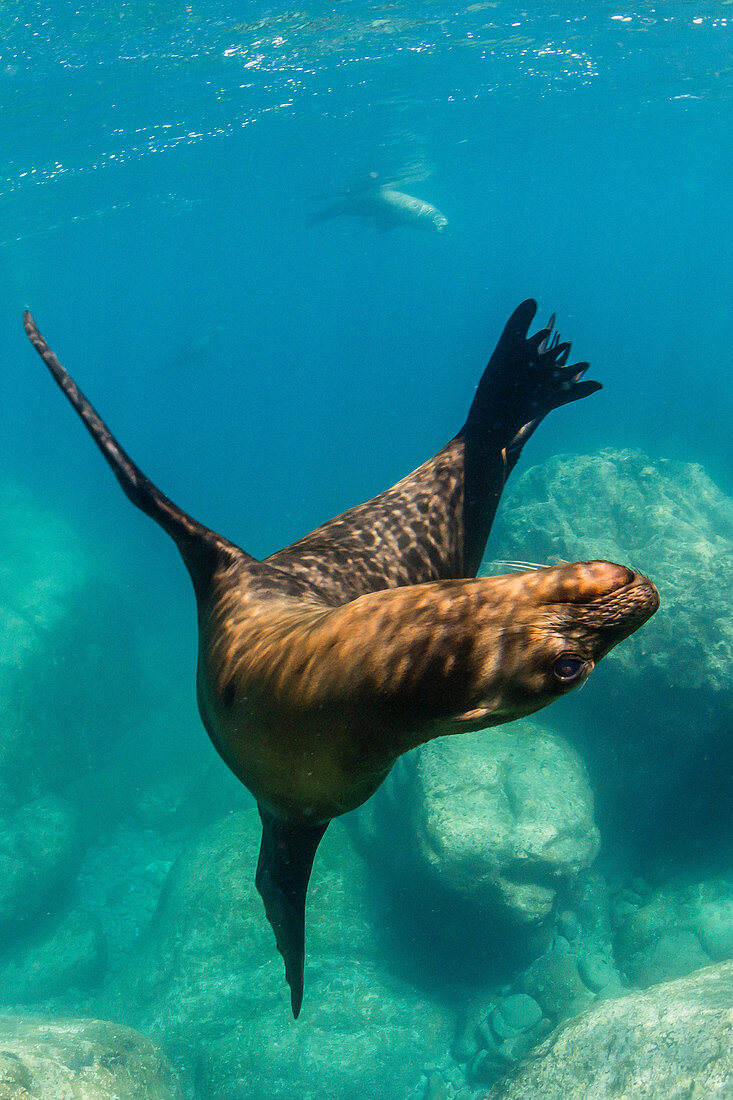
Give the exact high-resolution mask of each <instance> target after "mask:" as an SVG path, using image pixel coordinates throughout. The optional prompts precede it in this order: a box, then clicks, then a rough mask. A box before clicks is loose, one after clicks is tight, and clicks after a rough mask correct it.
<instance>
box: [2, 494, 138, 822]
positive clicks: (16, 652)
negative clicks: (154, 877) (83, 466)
mask: <svg viewBox="0 0 733 1100" xmlns="http://www.w3.org/2000/svg"><path fill="white" fill-rule="evenodd" d="M0 543H1V544H2V548H3V552H2V559H1V560H0V702H1V703H2V706H1V707H0V814H4V813H7V812H9V811H10V810H13V809H15V808H16V807H18V806H20V805H22V804H23V803H26V802H30V801H32V800H33V799H35V798H38V797H40V796H42V795H44V794H46V793H47V792H48V791H49V790H54V791H58V790H61V789H62V788H63V786H64V785H65V784H66V783H67V782H69V781H71V780H73V779H76V778H77V776H78V775H79V772H80V771H81V770H83V769H85V768H89V767H90V766H92V767H93V747H94V746H95V745H96V744H99V743H100V742H103V744H104V746H105V751H106V750H107V749H108V747H109V745H110V743H111V742H112V741H113V740H114V739H115V737H116V736H119V735H120V733H121V731H122V730H123V729H125V728H126V729H127V730H128V731H129V724H130V717H131V716H132V715H136V714H138V713H139V708H140V707H141V706H142V703H143V702H144V697H145V688H144V679H143V678H142V677H140V676H138V677H137V682H135V673H136V672H139V669H138V667H137V666H136V664H135V662H136V659H137V655H136V652H135V649H134V647H133V646H131V645H129V642H130V624H129V622H128V621H127V620H126V614H125V611H126V607H127V603H126V598H125V597H124V596H123V594H122V593H121V592H120V591H119V589H117V588H116V586H115V583H114V580H113V577H112V575H111V573H110V568H109V567H110V562H109V561H107V562H103V561H102V555H101V554H100V555H99V556H98V557H95V555H94V552H93V551H92V550H91V548H90V547H89V546H88V545H87V544H86V543H85V541H84V540H83V539H82V537H81V536H80V535H79V533H78V532H76V531H75V530H74V529H73V528H72V527H71V526H70V525H69V524H68V523H67V522H66V521H65V520H64V519H63V518H62V517H61V516H59V515H58V514H57V513H56V512H54V511H53V510H52V509H51V508H49V507H47V506H46V505H44V504H42V503H40V502H39V501H37V500H36V499H35V498H34V497H33V496H32V495H31V494H30V493H29V492H27V491H24V490H22V489H20V488H16V487H13V486H8V485H3V486H0ZM123 640H124V642H125V643H128V644H126V645H123V644H122V643H123ZM133 683H134V688H133ZM90 750H91V751H90Z"/></svg>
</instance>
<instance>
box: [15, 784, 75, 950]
mask: <svg viewBox="0 0 733 1100" xmlns="http://www.w3.org/2000/svg"><path fill="white" fill-rule="evenodd" d="M78 862H79V834H78V821H77V817H76V814H75V813H74V812H73V810H72V809H71V807H70V806H69V804H68V803H67V802H65V801H64V800H63V799H61V798H57V797H55V796H54V795H47V796H46V797H45V798H39V799H36V800H35V801H34V802H29V803H27V804H26V805H25V806H21V807H20V808H19V809H17V810H14V811H12V812H11V813H9V814H6V815H5V817H3V818H0V933H2V938H3V943H4V944H7V943H9V942H11V941H12V940H13V939H14V938H15V937H16V936H18V935H19V934H22V933H25V932H27V930H28V928H29V927H31V926H32V925H33V923H34V922H35V921H36V920H37V919H38V918H39V916H41V915H42V914H44V913H45V911H46V909H47V908H49V907H50V908H55V905H56V895H57V894H58V892H59V891H60V890H61V889H62V888H63V887H64V886H66V885H68V883H69V882H70V881H71V879H72V878H73V876H74V874H75V872H76V870H77V867H78Z"/></svg>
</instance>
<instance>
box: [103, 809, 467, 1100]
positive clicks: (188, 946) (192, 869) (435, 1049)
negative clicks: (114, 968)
mask: <svg viewBox="0 0 733 1100" xmlns="http://www.w3.org/2000/svg"><path fill="white" fill-rule="evenodd" d="M259 832H260V829H259V818H258V815H257V812H256V810H255V809H254V807H252V808H250V809H248V810H246V811H242V812H238V813H232V814H229V815H227V816H225V817H224V818H222V819H221V820H219V821H218V822H216V823H215V824H214V825H212V826H211V827H210V828H208V829H207V830H206V831H205V832H204V833H203V835H202V836H201V837H200V838H199V840H198V841H197V842H196V843H195V844H194V845H192V846H191V847H189V848H188V849H187V850H186V851H185V852H184V854H183V855H182V856H181V857H180V858H179V859H178V861H177V862H176V864H175V865H174V866H173V868H172V870H171V872H170V874H169V877H168V880H167V882H166V885H165V888H164V891H163V895H162V897H161V901H160V905H159V907H158V911H157V913H156V915H155V917H154V919H153V921H152V923H151V926H150V928H149V930H148V932H147V933H146V935H145V936H144V937H143V940H142V942H141V943H140V945H139V947H138V950H137V951H136V953H134V955H133V956H132V958H131V959H130V960H129V962H128V964H127V966H126V967H125V970H124V971H123V973H122V974H121V975H120V977H119V979H118V981H117V984H116V988H115V990H114V991H113V993H112V999H111V1000H110V1001H109V1002H108V1003H107V1005H106V1009H105V1011H106V1013H107V1014H114V1015H115V1016H116V1017H120V1016H121V1017H122V1018H124V1019H126V1020H128V1021H130V1022H132V1023H134V1024H135V1025H136V1026H138V1027H141V1028H142V1029H143V1030H144V1031H146V1032H147V1033H150V1034H153V1035H155V1036H157V1037H159V1038H160V1040H161V1041H162V1042H163V1043H164V1044H165V1047H166V1049H167V1050H168V1051H170V1053H171V1056H172V1057H173V1059H174V1063H175V1064H176V1065H177V1066H179V1067H180V1068H181V1071H182V1073H183V1076H184V1079H185V1080H187V1081H190V1082H193V1081H195V1082H196V1087H197V1088H198V1090H199V1093H200V1095H202V1096H216V1097H217V1100H239V1098H241V1097H242V1096H247V1097H248V1100H275V1098H278V1097H292V1096H295V1095H297V1096H299V1097H302V1098H303V1100H306V1098H311V1097H312V1098H314V1100H315V1098H316V1097H319V1098H320V1097H322V1096H328V1097H332V1098H333V1100H357V1098H360V1097H362V1096H364V1095H378V1096H390V1097H392V1096H394V1097H400V1096H402V1095H403V1093H404V1091H405V1090H406V1089H407V1088H409V1087H411V1086H412V1085H413V1084H414V1083H415V1082H416V1081H417V1080H418V1079H419V1076H420V1073H421V1070H422V1067H423V1064H424V1062H425V1061H426V1060H429V1059H431V1058H434V1057H435V1055H436V1053H440V1052H442V1051H443V1050H445V1048H446V1047H447V1044H448V1041H449V1037H450V1033H451V1029H452V1020H451V1019H450V1017H449V1014H448V1013H447V1012H446V1011H445V1010H444V1009H442V1008H441V1007H440V1006H439V1005H438V1004H436V1003H434V1002H432V1001H431V1000H430V999H429V998H427V997H425V996H421V995H419V994H418V993H416V992H415V990H414V989H413V988H411V986H410V985H409V984H408V983H407V982H404V981H401V980H400V979H399V978H398V977H396V976H394V975H392V974H390V973H389V972H388V971H387V970H386V968H385V966H384V962H383V959H382V956H381V954H380V952H379V950H378V947H377V945H376V943H375V935H374V932H373V930H372V927H371V924H370V922H369V919H368V917H369V912H370V904H369V902H370V897H369V894H370V889H371V885H370V882H369V881H368V879H367V878H366V877H365V874H364V871H363V868H362V867H361V864H360V861H359V859H358V857H356V856H355V854H354V852H353V850H352V849H351V846H350V844H349V842H348V839H347V836H346V834H345V831H344V829H343V827H342V826H341V825H340V824H339V823H338V822H335V823H333V824H332V825H331V827H330V828H329V830H328V832H327V834H326V836H325V838H324V840H323V842H322V844H321V847H320V848H319V851H318V855H317V857H316V863H315V867H314V871H313V876H312V879H311V887H310V891H309V900H308V911H307V947H308V951H307V964H306V974H305V1000H304V1004H303V1010H302V1013H301V1016H300V1018H299V1020H298V1022H297V1024H296V1023H295V1022H294V1021H293V1019H292V1016H291V1013H290V998H289V993H288V989H287V986H286V984H285V977H284V968H283V963H282V959H281V958H280V956H279V955H278V954H277V952H276V950H275V938H274V935H273V933H272V930H271V929H270V926H269V925H268V924H267V922H266V920H265V916H264V909H263V905H262V900H261V898H260V897H259V895H258V894H257V891H256V889H255V886H254V868H255V864H256V859H257V850H258V846H259Z"/></svg>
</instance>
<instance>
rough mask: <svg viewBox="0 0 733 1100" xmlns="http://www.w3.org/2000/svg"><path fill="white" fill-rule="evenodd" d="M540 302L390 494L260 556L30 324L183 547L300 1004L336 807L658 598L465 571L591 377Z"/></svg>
mask: <svg viewBox="0 0 733 1100" xmlns="http://www.w3.org/2000/svg"><path fill="white" fill-rule="evenodd" d="M535 312H536V305H535V303H534V302H533V301H526V302H523V303H522V304H521V305H520V306H519V307H518V309H517V310H515V312H514V313H513V314H512V316H511V318H510V319H509V322H508V324H507V325H506V328H505V329H504V333H503V335H502V337H501V339H500V340H499V343H498V346H497V348H496V350H495V352H494V354H493V355H492V357H491V360H490V361H489V364H488V366H487V368H486V370H485V372H484V375H483V377H482V378H481V381H480V383H479V385H478V389H477V390H476V394H475V397H474V399H473V403H472V404H471V407H470V410H469V413H468V418H467V419H466V422H465V424H464V425H463V427H462V428H461V430H460V431H459V432H458V434H457V435H455V436H454V437H453V438H452V439H451V440H450V441H449V442H448V443H447V444H446V445H445V446H444V447H443V448H442V449H441V450H440V451H438V452H437V454H436V455H435V456H434V457H433V458H431V459H429V460H428V461H427V462H425V463H424V464H423V465H422V466H420V467H419V468H418V469H417V470H415V471H414V473H412V474H409V475H408V476H407V477H405V478H403V480H402V481H399V482H397V484H396V485H394V486H393V487H392V488H391V489H388V490H386V491H385V492H383V493H381V494H380V495H379V496H376V497H374V499H373V500H370V501H369V502H368V503H366V504H362V505H360V506H358V507H356V508H352V509H351V510H350V511H347V512H344V513H343V514H342V515H340V516H337V517H336V518H335V519H333V520H331V521H330V522H329V523H325V524H324V525H323V526H322V527H318V528H317V529H316V530H315V531H313V532H312V533H311V534H310V535H306V536H305V538H302V539H300V540H299V541H298V542H295V543H293V545H292V546H288V547H286V548H285V549H284V550H280V551H279V552H278V553H276V554H273V555H272V556H271V557H269V558H267V559H265V560H264V561H257V560H255V559H254V558H253V557H251V556H250V555H249V554H247V553H245V552H244V551H243V550H241V549H240V548H239V547H238V546H235V545H234V544H233V543H231V542H229V541H228V540H227V539H225V538H222V536H221V535H217V534H215V533H214V532H213V531H210V530H209V529H208V528H206V527H203V526H202V525H201V524H200V523H198V522H197V521H196V520H194V519H192V518H191V516H189V515H187V514H186V513H185V512H183V511H181V509H180V508H178V507H177V506H176V505H175V504H173V503H172V502H171V501H170V500H168V498H167V497H165V496H164V495H163V494H162V493H161V492H160V491H159V490H158V489H157V488H156V487H155V485H153V484H152V482H150V481H149V480H148V479H147V478H146V477H145V476H144V475H143V474H142V473H141V471H140V470H139V469H138V467H137V466H136V465H135V464H134V463H133V462H132V460H131V459H130V458H129V457H128V455H127V454H126V453H125V452H124V451H123V450H122V448H121V447H120V445H119V444H118V443H117V441H116V440H115V438H114V436H112V434H111V433H110V431H109V430H108V428H107V427H106V425H105V424H104V423H103V422H102V420H101V419H100V418H99V416H98V415H97V413H96V412H95V411H94V409H93V408H92V406H91V405H90V404H89V402H88V401H87V400H86V398H85V397H84V396H83V394H82V393H81V392H80V391H79V389H78V387H77V386H76V385H75V383H74V381H73V380H72V379H71V378H70V376H69V375H68V374H67V373H66V371H65V370H64V369H63V367H62V366H61V364H60V363H59V361H58V359H57V358H56V356H55V355H54V353H53V352H52V351H51V349H50V348H49V347H48V345H47V343H46V341H45V340H44V339H43V337H42V336H41V335H40V333H39V331H38V329H37V328H36V325H35V323H34V321H33V318H32V317H31V315H30V313H26V314H25V317H24V322H25V329H26V332H27V333H28V336H29V337H30V339H31V341H32V343H33V345H34V346H35V348H36V350H37V351H38V352H39V354H40V355H41V357H42V358H43V359H44V361H45V363H46V365H47V366H48V368H49V369H50V371H51V373H52V374H53V376H54V378H55V379H56V381H57V382H58V384H59V385H60V386H61V388H62V390H63V391H64V393H65V394H66V396H67V397H68V398H69V400H70V401H71V403H72V405H73V406H74V408H75V409H76V410H77V412H78V413H79V415H80V416H81V418H82V420H83V421H84V423H85V425H86V427H87V428H88V430H89V432H90V433H91V435H92V436H93V438H94V440H95V442H96V443H97V446H98V447H99V449H100V450H101V451H102V454H103V455H104V457H105V458H106V459H107V462H108V463H109V464H110V466H111V467H112V469H113V470H114V472H115V474H116V476H117V479H118V481H119V482H120V484H121V486H122V488H123V490H124V492H125V493H126V494H127V496H128V497H129V498H130V500H131V501H132V502H133V503H134V504H136V505H137V506H138V508H140V509H142V511H143V512H145V513H147V515H149V516H151V517H152V518H153V519H154V520H155V521H156V522H157V523H159V524H160V526H161V527H162V528H163V529H164V530H165V531H167V532H168V534H169V535H171V537H172V538H173V539H174V541H175V542H176V544H177V546H178V549H179V551H180V553H181V556H182V558H183V561H184V562H185V564H186V566H187V568H188V571H189V573H190V575H191V579H192V581H193V586H194V590H195V594H196V601H197V606H198V622H199V663H198V682H197V689H198V704H199V710H200V713H201V718H202V720H203V723H204V726H205V727H206V729H207V731H208V733H209V736H210V737H211V740H212V741H213V743H214V745H215V746H216V748H217V749H218V751H219V752H220V754H221V756H222V757H223V758H224V760H225V761H226V763H227V764H228V765H229V767H230V768H231V769H232V771H233V772H234V773H235V775H237V776H238V777H239V779H241V781H242V782H243V783H244V784H245V785H246V786H247V787H248V788H249V790H250V791H251V792H252V794H253V795H254V796H255V798H256V799H257V803H258V806H259V811H260V816H261V818H262V844H261V848H260V855H259V862H258V866H257V873H256V884H257V888H258V890H259V892H260V894H261V895H262V898H263V900H264V903H265V911H266V914H267V918H268V920H269V921H270V924H271V925H272V927H273V929H274V932H275V937H276V940H277V947H278V949H279V951H280V953H281V954H282V956H283V958H284V960H285V971H286V977H287V980H288V983H289V985H290V989H291V1003H292V1009H293V1014H294V1016H296V1017H297V1015H298V1013H299V1011H300V1007H301V1002H302V997H303V966H304V936H305V898H306V890H307V886H308V879H309V877H310V873H311V868H312V865H313V859H314V856H315V853H316V849H317V847H318V844H319V842H320V840H321V838H322V836H323V834H324V832H325V830H326V828H327V826H328V823H329V821H330V820H331V818H333V817H336V816H337V815H339V814H342V813H345V812H346V811H347V810H352V809H354V808H355V807H356V806H359V805H360V804H361V803H362V802H364V801H365V800H366V799H367V798H369V796H370V795H371V794H372V793H373V792H374V791H375V790H376V789H377V787H378V786H379V785H380V783H381V782H382V780H383V779H384V778H385V776H386V775H387V774H388V772H389V771H390V769H391V768H392V766H393V764H394V763H395V761H396V760H397V758H398V757H399V756H400V755H401V754H402V753H404V752H407V750H408V749H411V748H413V747H414V746H416V745H420V744H422V743H423V742H425V741H429V740H430V739H431V738H433V737H438V736H441V735H443V734H449V733H461V732H463V731H465V730H475V729H482V728H484V727H488V726H493V725H498V724H500V723H502V722H509V721H512V720H513V719H515V718H519V717H520V716H522V715H526V714H531V713H532V712H533V711H536V710H538V709H539V708H540V707H543V706H545V705H546V704H547V703H550V702H552V700H553V699H555V698H557V697H558V696H560V695H564V694H566V693H567V692H568V691H570V690H571V689H572V688H574V687H576V686H577V685H578V684H580V683H582V682H583V681H584V680H585V679H586V678H587V676H588V675H589V674H590V672H591V670H592V669H593V666H594V665H595V664H596V662H597V661H599V660H600V658H601V657H603V656H604V654H605V653H607V652H608V650H609V649H611V648H612V646H614V645H616V644H617V642H619V641H621V640H622V639H623V638H625V637H627V636H628V635H629V634H631V633H632V632H633V631H635V630H636V629H637V628H638V627H639V626H641V624H642V623H643V622H645V621H646V620H647V619H648V618H649V616H650V615H652V614H653V613H654V612H655V611H656V609H657V607H658V605H659V597H658V594H657V591H656V589H655V587H654V585H653V584H652V583H651V581H649V580H647V579H646V577H643V576H641V575H640V574H639V573H636V572H634V571H633V570H631V569H626V568H625V567H624V566H621V565H614V564H612V563H610V562H605V561H591V562H577V563H575V564H570V565H558V566H554V567H552V568H540V569H536V570H529V571H526V572H522V573H516V574H512V575H511V576H499V577H486V578H480V579H474V578H475V575H476V572H477V570H478V567H479V564H480V562H481V557H482V553H483V549H484V545H485V543H486V539H487V537H488V534H489V529H490V527H491V523H492V520H493V517H494V514H495V512H496V508H497V505H498V503H499V498H500V496H501V492H502V489H503V487H504V483H505V481H506V478H507V476H508V475H509V473H510V472H511V470H512V469H513V467H514V465H515V464H516V462H517V459H518V458H519V455H520V453H521V450H522V448H523V446H524V444H525V443H526V442H527V440H528V439H529V437H530V436H531V434H532V432H533V431H534V430H535V428H536V427H537V425H538V424H539V423H540V421H541V420H542V419H543V418H544V417H545V416H546V415H547V413H549V412H550V411H551V410H552V409H555V408H558V407H559V406H561V405H565V404H567V403H568V402H571V401H577V400H578V399H580V398H582V397H586V396H587V395H588V394H591V393H593V392H594V391H596V390H598V389H600V383H598V382H591V381H581V378H582V376H583V374H584V373H585V371H586V369H587V367H588V364H587V363H576V364H574V365H572V366H570V365H568V363H567V360H568V355H569V350H570V345H569V344H566V343H560V342H559V338H558V337H557V335H556V336H555V337H554V338H552V339H551V330H552V328H553V325H554V317H553V318H552V319H551V320H550V323H549V324H548V326H547V328H545V329H542V330H541V331H540V332H537V333H536V334H535V335H533V336H531V337H528V335H527V334H528V330H529V325H530V324H531V321H532V318H533V317H534V315H535Z"/></svg>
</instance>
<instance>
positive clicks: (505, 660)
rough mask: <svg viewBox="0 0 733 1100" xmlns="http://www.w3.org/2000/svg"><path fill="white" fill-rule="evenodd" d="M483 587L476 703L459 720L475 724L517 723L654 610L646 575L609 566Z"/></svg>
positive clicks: (537, 573)
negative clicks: (513, 721)
mask: <svg viewBox="0 0 733 1100" xmlns="http://www.w3.org/2000/svg"><path fill="white" fill-rule="evenodd" d="M487 582H488V584H489V585H490V586H491V587H490V588H487V596H489V599H488V602H487V605H486V610H485V612H483V613H482V614H480V615H479V618H480V620H481V624H480V628H479V630H478V631H477V635H476V639H477V640H476V646H477V650H476V653H475V657H476V658H477V664H476V665H475V666H474V667H476V669H477V681H476V685H475V690H476V692H477V694H478V695H479V696H480V698H479V699H478V700H477V705H476V707H474V708H472V709H471V711H469V712H467V713H465V714H462V715H461V716H460V717H459V718H458V719H457V720H458V721H459V722H461V723H462V724H464V723H465V724H469V723H470V725H472V726H481V725H482V724H483V725H496V724H499V723H501V722H507V721H511V720H512V719H513V718H520V717H522V716H524V715H526V714H531V713H532V712H533V711H535V710H539V709H540V707H543V706H546V705H547V703H551V702H552V701H553V700H554V699H556V698H558V697H559V696H561V695H565V694H567V693H568V692H569V691H572V690H573V689H574V688H576V687H578V686H579V685H580V684H582V683H583V681H584V680H586V679H587V678H588V676H589V675H590V674H591V672H592V671H593V669H594V667H595V665H596V664H597V663H598V662H599V661H600V660H601V658H602V657H604V656H605V655H606V653H608V651H609V650H610V649H613V647H614V646H615V645H617V644H618V643H619V642H621V641H623V639H624V638H627V637H628V636H629V635H630V634H633V633H634V631H635V630H637V629H638V628H639V627H640V626H641V625H642V624H643V623H645V622H646V620H647V619H648V618H650V617H651V616H652V615H653V614H654V612H655V611H656V610H657V608H658V607H659V593H658V592H657V590H656V588H655V587H654V585H653V584H652V582H651V581H650V580H649V579H648V578H647V577H645V576H643V575H642V574H641V573H637V572H635V571H634V570H632V569H627V568H626V567H625V566H623V565H614V564H613V563H612V562H608V561H586V562H574V563H572V564H566V565H558V566H554V567H552V568H545V569H535V570H532V571H530V572H523V573H517V574H513V575H511V576H502V577H493V578H487ZM477 625H478V624H477Z"/></svg>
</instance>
